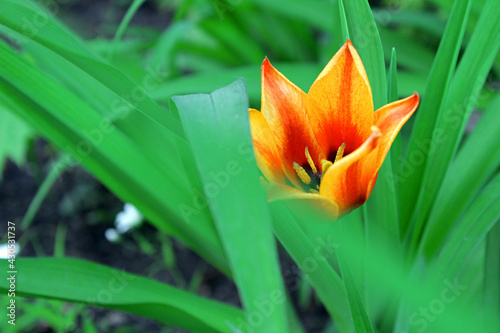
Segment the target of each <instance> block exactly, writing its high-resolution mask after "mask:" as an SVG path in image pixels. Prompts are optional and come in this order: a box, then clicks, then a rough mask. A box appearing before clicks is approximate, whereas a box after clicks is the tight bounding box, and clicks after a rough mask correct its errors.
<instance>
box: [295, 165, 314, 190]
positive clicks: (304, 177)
mask: <svg viewBox="0 0 500 333" xmlns="http://www.w3.org/2000/svg"><path fill="white" fill-rule="evenodd" d="M293 168H294V169H295V172H297V175H298V176H299V178H300V180H302V182H303V183H304V184H306V185H309V184H311V177H309V175H308V174H307V172H306V170H304V168H303V167H301V166H300V165H299V164H298V163H296V162H293Z"/></svg>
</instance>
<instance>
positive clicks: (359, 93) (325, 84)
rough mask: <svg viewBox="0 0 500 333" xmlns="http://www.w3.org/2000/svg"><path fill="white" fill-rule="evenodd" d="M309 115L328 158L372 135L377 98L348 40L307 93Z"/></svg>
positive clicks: (352, 148) (359, 144) (347, 151)
mask: <svg viewBox="0 0 500 333" xmlns="http://www.w3.org/2000/svg"><path fill="white" fill-rule="evenodd" d="M307 115H308V118H309V121H310V124H311V128H312V129H313V131H314V134H315V137H316V140H317V142H318V144H319V145H320V147H321V148H322V149H323V153H324V154H325V158H327V159H329V160H333V158H334V157H335V155H333V158H332V154H335V152H336V151H337V149H338V148H339V147H340V146H341V145H342V143H344V142H345V143H346V152H345V154H346V155H347V154H349V153H352V152H353V151H355V150H356V149H357V148H358V147H360V146H361V145H362V144H363V142H365V140H366V139H368V137H369V136H370V135H371V130H370V127H371V126H372V125H373V121H374V115H373V98H372V91H371V88H370V84H369V82H368V77H367V76H366V72H365V69H364V67H363V63H362V62H361V59H360V57H359V55H358V53H357V52H356V50H355V49H354V47H353V46H352V43H351V42H350V41H349V40H347V42H346V43H345V44H344V46H343V47H342V48H341V49H340V50H339V51H338V52H337V53H336V54H335V56H334V57H333V58H332V60H330V62H329V63H328V64H327V65H326V67H325V69H324V70H323V71H322V72H321V73H320V75H319V76H318V78H317V79H316V81H315V82H314V83H313V85H312V86H311V89H310V90H309V93H308V95H307Z"/></svg>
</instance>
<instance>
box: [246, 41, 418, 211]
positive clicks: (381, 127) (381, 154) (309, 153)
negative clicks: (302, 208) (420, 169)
mask: <svg viewBox="0 0 500 333" xmlns="http://www.w3.org/2000/svg"><path fill="white" fill-rule="evenodd" d="M418 103H419V96H418V94H417V93H415V94H413V95H412V96H410V97H408V98H405V99H402V100H399V101H397V102H393V103H390V104H387V105H385V106H383V107H381V108H380V109H378V110H377V111H375V112H374V107H373V98H372V91H371V88H370V83H369V82H368V77H367V75H366V72H365V69H364V67H363V63H362V62H361V59H360V57H359V55H358V53H357V52H356V50H355V48H354V47H353V45H352V43H351V41H349V40H347V42H346V43H345V44H344V46H342V48H341V49H340V50H339V51H338V52H337V54H335V56H334V57H333V58H332V59H331V60H330V62H329V63H328V64H327V65H326V67H325V69H323V71H322V72H321V73H320V74H319V76H318V78H317V79H316V81H314V83H313V85H312V86H311V88H310V90H309V93H307V94H306V93H305V92H303V91H302V90H301V89H300V88H298V87H297V86H296V85H294V84H293V83H292V82H290V81H289V80H288V79H287V78H286V77H285V76H284V75H283V74H281V73H280V72H278V71H277V70H276V69H275V68H274V67H273V66H272V65H271V63H270V62H269V60H268V59H267V58H266V59H265V60H264V62H263V63H262V104H261V111H260V112H259V111H257V110H254V109H250V110H249V112H250V125H251V131H252V140H253V144H254V150H255V153H256V158H257V163H258V166H259V168H260V170H261V171H262V173H263V175H264V177H265V178H266V179H267V180H268V181H269V183H270V194H269V196H270V200H276V199H285V198H286V199H289V200H295V199H299V200H300V202H307V201H310V202H312V203H314V204H316V205H318V206H321V208H322V209H325V210H326V211H328V212H329V213H330V214H333V216H334V217H339V216H342V215H344V214H346V213H348V212H350V211H351V210H353V209H355V208H357V207H359V206H361V205H362V204H363V203H365V201H366V200H367V199H368V197H369V196H370V193H371V192H372V190H373V187H374V185H375V181H376V179H377V174H378V170H379V169H380V167H381V165H382V162H383V161H384V159H385V156H386V155H387V153H388V151H389V148H390V147H391V144H392V142H393V141H394V139H395V138H396V136H397V134H398V132H399V130H400V129H401V127H402V126H403V125H404V123H405V122H406V121H407V120H408V119H409V118H410V116H411V115H412V114H413V112H414V111H415V109H416V108H417V106H418ZM304 200H305V201H304Z"/></svg>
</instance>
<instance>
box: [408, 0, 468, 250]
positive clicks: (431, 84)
mask: <svg viewBox="0 0 500 333" xmlns="http://www.w3.org/2000/svg"><path fill="white" fill-rule="evenodd" d="M470 6H471V0H467V1H456V2H455V5H454V7H453V10H452V13H451V14H450V17H449V19H448V24H447V25H446V30H445V32H444V35H443V38H442V39H441V43H440V44H439V49H438V52H437V55H436V57H435V60H434V63H433V65H432V69H431V73H430V75H429V78H428V81H427V82H428V83H427V86H426V88H425V94H424V96H423V98H422V101H421V104H420V107H419V109H418V111H417V113H416V115H415V124H414V127H413V131H412V135H411V139H410V143H409V146H408V149H407V152H406V157H405V160H404V161H403V165H402V167H401V169H400V174H399V175H398V176H399V177H398V179H399V181H400V182H401V184H400V187H401V188H405V189H406V190H405V191H402V192H401V206H400V207H401V219H402V223H403V226H402V228H403V231H405V230H406V228H407V227H408V225H409V223H410V218H411V215H412V213H413V212H416V213H417V212H420V207H419V206H417V205H418V204H419V203H420V201H417V199H419V200H423V194H424V193H425V194H426V195H427V196H428V195H429V194H428V192H427V188H425V187H421V185H422V181H423V178H424V172H425V170H429V171H430V170H432V169H429V168H428V166H427V164H426V163H427V162H426V161H427V159H428V154H429V147H430V145H429V141H430V140H431V138H432V135H433V132H434V130H435V128H436V124H437V123H438V117H439V115H440V114H441V113H443V112H444V103H445V99H446V97H447V94H448V90H449V86H450V82H451V78H452V75H453V71H454V70H455V65H456V62H457V57H458V52H459V51H460V46H461V44H462V40H463V36H464V33H465V27H466V26H467V18H468V16H469V11H470ZM416 156H418V157H420V158H419V159H418V165H414V160H415V159H416ZM407 169H411V170H412V173H411V174H409V175H408V176H407V177H402V176H401V174H402V170H407ZM424 190H425V192H424ZM419 195H420V196H422V197H419ZM428 201H429V202H431V201H432V199H429V200H428ZM415 203H417V205H415ZM422 216H424V215H423V214H422ZM414 228H415V230H414V231H413V232H414V234H413V236H414V238H413V240H416V239H418V238H419V235H420V233H421V231H422V228H423V220H422V219H420V222H419V223H417V224H416V225H415V227H414ZM413 245H415V244H413Z"/></svg>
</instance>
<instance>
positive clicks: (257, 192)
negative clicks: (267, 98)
mask: <svg viewBox="0 0 500 333" xmlns="http://www.w3.org/2000/svg"><path fill="white" fill-rule="evenodd" d="M173 101H174V103H175V104H176V107H177V110H178V113H179V116H180V118H181V120H182V124H183V127H184V130H185V133H186V137H187V138H188V141H189V142H190V144H191V146H192V148H193V151H194V153H195V160H196V164H197V167H198V171H199V173H200V177H201V180H202V182H203V184H204V190H205V194H206V196H207V197H208V198H209V202H208V205H209V207H210V210H211V212H212V214H213V216H214V220H215V224H216V227H217V231H218V233H219V235H220V238H221V241H222V244H223V246H224V249H225V252H226V254H227V257H228V259H229V262H230V267H231V270H232V272H233V274H234V279H235V281H236V285H237V286H238V290H239V293H240V295H241V298H242V302H243V305H244V308H245V311H246V314H247V322H248V326H246V327H247V328H248V329H247V330H248V331H250V332H284V331H285V330H286V326H287V325H286V307H285V304H286V303H285V302H284V300H285V298H286V294H285V292H284V287H283V284H282V281H281V276H280V272H279V263H278V256H277V252H276V244H275V241H274V237H273V234H272V231H271V217H270V213H269V210H268V206H267V202H266V196H265V193H264V191H263V189H262V188H261V186H260V182H259V171H258V169H257V166H256V163H255V158H254V156H253V154H252V148H251V147H252V141H251V135H250V127H249V117H248V97H247V95H246V89H245V84H244V81H243V80H242V79H240V80H237V81H235V82H234V83H233V84H231V85H229V86H228V87H226V88H223V89H220V90H216V91H215V92H213V93H212V94H210V95H201V94H198V95H188V96H176V97H173ZM264 307H267V308H268V310H266V313H264V315H262V314H261V313H262V309H263V308H264ZM255 313H257V314H260V317H261V318H262V320H260V321H257V322H256V321H255V320H254V318H255V317H254V314H255Z"/></svg>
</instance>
